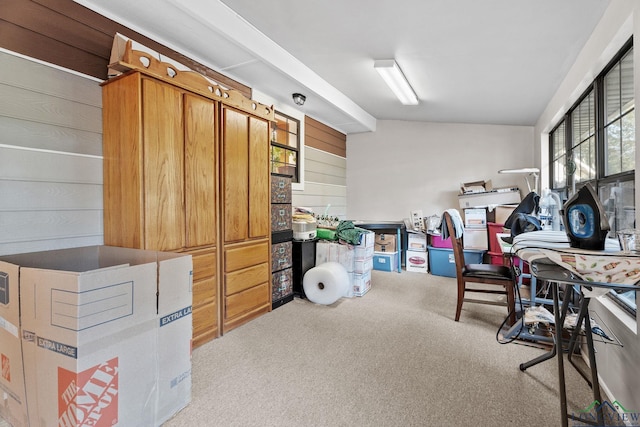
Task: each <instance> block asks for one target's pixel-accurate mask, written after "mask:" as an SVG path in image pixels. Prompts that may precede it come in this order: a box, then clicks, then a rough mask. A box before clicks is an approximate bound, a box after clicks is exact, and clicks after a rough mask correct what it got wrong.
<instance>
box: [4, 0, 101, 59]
mask: <svg viewBox="0 0 640 427" xmlns="http://www.w3.org/2000/svg"><path fill="white" fill-rule="evenodd" d="M47 3H50V2H37V1H25V0H3V5H2V19H3V20H5V21H7V22H12V23H14V24H16V25H18V26H20V27H22V28H28V29H30V30H32V31H35V32H37V33H38V34H40V35H42V36H44V37H46V38H48V39H52V40H57V41H59V42H61V43H64V44H66V45H68V46H73V47H75V48H76V49H78V50H81V51H83V52H87V53H91V54H93V55H95V56H97V57H100V58H108V57H109V55H110V52H111V43H112V42H113V34H109V33H107V32H102V31H99V30H96V29H94V28H92V27H91V26H88V25H86V24H85V23H84V22H83V21H81V20H78V19H74V18H71V17H70V16H68V14H65V10H66V8H65V7H62V8H61V9H56V8H55V7H53V8H52V7H49V5H47ZM53 6H55V5H53ZM58 6H63V5H60V4H58ZM74 9H78V8H74ZM87 17H88V16H87Z"/></svg>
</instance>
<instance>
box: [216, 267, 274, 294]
mask: <svg viewBox="0 0 640 427" xmlns="http://www.w3.org/2000/svg"><path fill="white" fill-rule="evenodd" d="M270 274H271V272H270V271H269V264H267V263H264V264H258V265H254V266H253V267H249V268H245V269H242V270H238V271H234V272H233V273H228V274H227V279H226V281H227V286H226V295H227V296H229V295H232V294H235V293H238V292H241V291H244V290H246V289H249V288H251V287H253V286H256V285H259V284H260V283H263V282H265V281H267V280H269V277H270Z"/></svg>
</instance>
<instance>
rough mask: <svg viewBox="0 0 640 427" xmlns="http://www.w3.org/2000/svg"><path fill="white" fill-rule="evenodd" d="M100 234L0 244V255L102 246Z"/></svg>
mask: <svg viewBox="0 0 640 427" xmlns="http://www.w3.org/2000/svg"><path fill="white" fill-rule="evenodd" d="M102 244H104V240H103V239H102V233H101V234H99V235H95V236H79V237H56V238H53V239H42V238H39V239H37V240H33V241H22V242H10V243H0V255H11V254H22V253H26V252H37V251H43V250H53V249H66V248H77V247H82V246H92V245H102Z"/></svg>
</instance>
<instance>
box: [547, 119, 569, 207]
mask: <svg viewBox="0 0 640 427" xmlns="http://www.w3.org/2000/svg"><path fill="white" fill-rule="evenodd" d="M564 123H565V122H564V121H562V122H561V123H560V124H559V125H558V126H557V127H556V129H554V130H553V131H552V132H551V134H550V138H551V163H552V165H553V169H552V174H553V175H552V177H551V187H550V188H553V189H556V190H560V189H563V188H565V187H566V186H567V144H566V142H565V141H566V140H565V132H566V129H565V124H564ZM563 196H566V195H565V194H563Z"/></svg>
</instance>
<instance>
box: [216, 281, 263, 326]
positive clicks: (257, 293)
mask: <svg viewBox="0 0 640 427" xmlns="http://www.w3.org/2000/svg"><path fill="white" fill-rule="evenodd" d="M269 292H270V284H269V283H263V284H261V285H259V286H255V287H253V288H251V289H247V290H246V291H244V292H239V293H237V294H234V295H231V296H228V297H227V298H226V320H232V319H233V318H234V317H236V316H238V315H241V314H243V313H245V312H251V311H252V310H255V309H256V308H261V307H263V306H264V305H265V304H267V305H269V300H270V295H269Z"/></svg>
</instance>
